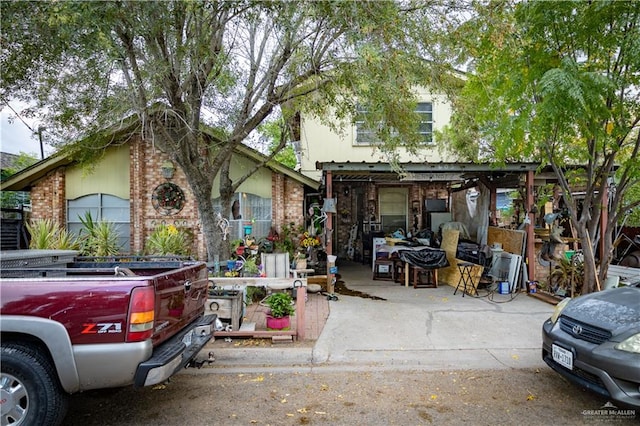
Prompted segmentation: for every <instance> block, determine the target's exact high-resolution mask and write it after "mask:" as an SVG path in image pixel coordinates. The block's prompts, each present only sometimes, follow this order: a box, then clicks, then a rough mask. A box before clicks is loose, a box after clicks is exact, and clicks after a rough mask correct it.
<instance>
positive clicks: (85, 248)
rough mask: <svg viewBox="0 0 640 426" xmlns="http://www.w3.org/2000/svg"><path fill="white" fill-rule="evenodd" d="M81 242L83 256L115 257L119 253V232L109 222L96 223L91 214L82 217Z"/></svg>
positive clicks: (87, 213)
mask: <svg viewBox="0 0 640 426" xmlns="http://www.w3.org/2000/svg"><path fill="white" fill-rule="evenodd" d="M80 222H82V229H81V230H80V235H79V237H78V238H79V242H80V250H81V254H82V255H83V256H100V257H102V256H113V255H116V254H118V253H119V251H120V246H119V245H118V232H117V230H116V228H115V225H114V224H113V223H112V222H109V221H99V222H96V221H95V220H94V219H93V217H92V216H91V213H90V212H86V213H85V215H84V217H80Z"/></svg>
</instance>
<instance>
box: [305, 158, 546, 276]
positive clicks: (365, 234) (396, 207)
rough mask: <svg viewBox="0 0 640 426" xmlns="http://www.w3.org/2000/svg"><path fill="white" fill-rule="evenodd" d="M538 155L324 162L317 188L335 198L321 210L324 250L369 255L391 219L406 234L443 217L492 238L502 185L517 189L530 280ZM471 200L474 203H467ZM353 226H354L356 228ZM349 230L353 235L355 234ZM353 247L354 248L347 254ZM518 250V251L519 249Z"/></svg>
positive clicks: (364, 258)
mask: <svg viewBox="0 0 640 426" xmlns="http://www.w3.org/2000/svg"><path fill="white" fill-rule="evenodd" d="M539 166H540V164H539V163H509V164H504V165H501V166H496V165H492V164H476V163H444V162H442V163H412V162H410V163H402V164H399V165H398V166H397V167H394V166H392V165H391V164H389V163H382V162H323V163H317V164H316V168H317V169H319V170H321V171H322V183H323V188H322V189H323V196H324V197H325V198H327V199H333V200H334V201H335V214H329V215H328V218H327V224H326V228H327V230H328V232H327V237H326V238H327V241H326V247H327V253H328V254H337V255H338V256H339V257H349V258H351V259H352V260H356V261H361V262H363V263H366V262H369V261H370V259H371V257H372V256H373V255H374V253H373V252H374V251H375V247H374V243H373V239H374V238H376V237H379V236H380V235H385V234H386V235H388V234H389V233H390V231H393V229H394V225H396V224H403V220H404V226H402V227H399V228H402V229H401V230H402V231H404V232H405V233H406V234H407V235H408V234H409V233H411V234H412V235H414V234H415V232H417V231H422V230H429V231H431V232H437V231H438V229H434V228H436V226H438V225H440V224H441V223H442V221H447V219H448V221H451V222H456V223H461V224H463V225H464V226H465V227H466V228H467V230H468V233H469V238H470V239H471V240H473V241H475V242H476V243H477V244H479V245H487V243H488V241H489V240H490V237H489V228H490V227H491V228H497V226H496V225H498V222H499V219H500V213H499V210H498V208H497V203H498V195H499V193H500V191H501V190H505V189H508V190H513V191H518V192H520V194H521V197H520V200H519V202H520V205H519V209H517V210H518V211H517V213H518V214H517V217H516V218H515V221H516V223H514V224H510V226H512V227H518V228H521V229H522V230H523V231H524V233H525V235H526V237H525V239H524V249H523V252H522V253H521V255H523V256H524V258H525V259H526V260H525V262H526V265H527V266H526V268H523V269H526V270H525V272H526V274H527V275H526V276H527V279H528V280H535V270H534V261H535V253H534V252H535V248H534V229H533V226H527V225H528V224H532V223H534V217H533V216H534V214H535V213H534V212H533V211H532V210H533V209H532V206H534V172H535V170H536V169H538V168H539ZM472 207H473V209H472ZM354 231H355V232H354ZM354 235H355V238H354ZM349 253H354V256H349ZM518 254H520V253H518Z"/></svg>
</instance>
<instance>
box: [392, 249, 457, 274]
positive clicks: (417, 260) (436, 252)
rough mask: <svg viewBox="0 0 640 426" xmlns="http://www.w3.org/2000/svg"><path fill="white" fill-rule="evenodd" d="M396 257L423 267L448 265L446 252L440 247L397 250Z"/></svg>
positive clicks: (444, 266) (435, 267)
mask: <svg viewBox="0 0 640 426" xmlns="http://www.w3.org/2000/svg"><path fill="white" fill-rule="evenodd" d="M398 257H399V258H400V260H402V261H403V262H406V263H408V264H410V265H413V266H418V267H420V268H424V269H438V268H446V267H447V266H449V260H447V252H445V251H444V250H440V249H423V250H399V251H398Z"/></svg>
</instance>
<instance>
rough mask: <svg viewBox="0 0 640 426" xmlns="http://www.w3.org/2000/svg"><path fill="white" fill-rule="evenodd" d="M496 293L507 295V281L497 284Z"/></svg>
mask: <svg viewBox="0 0 640 426" xmlns="http://www.w3.org/2000/svg"><path fill="white" fill-rule="evenodd" d="M498 293H500V294H509V281H499V282H498Z"/></svg>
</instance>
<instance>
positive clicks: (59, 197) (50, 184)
mask: <svg viewBox="0 0 640 426" xmlns="http://www.w3.org/2000/svg"><path fill="white" fill-rule="evenodd" d="M66 212H67V206H66V202H65V174H64V168H60V169H57V170H55V171H53V172H51V173H50V174H48V175H47V176H45V177H44V178H43V179H41V180H40V181H39V182H38V183H37V184H36V185H34V186H33V188H32V189H31V219H32V220H36V219H51V220H53V221H54V222H56V223H58V224H60V225H65V224H66Z"/></svg>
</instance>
